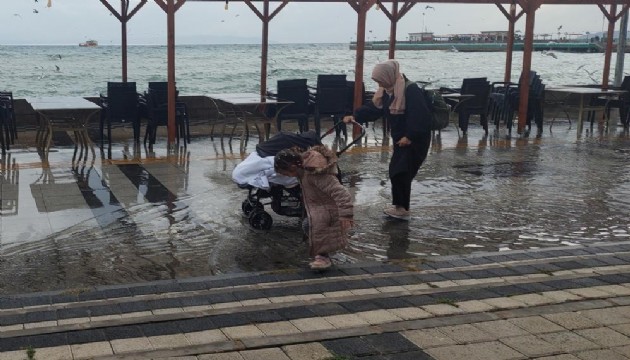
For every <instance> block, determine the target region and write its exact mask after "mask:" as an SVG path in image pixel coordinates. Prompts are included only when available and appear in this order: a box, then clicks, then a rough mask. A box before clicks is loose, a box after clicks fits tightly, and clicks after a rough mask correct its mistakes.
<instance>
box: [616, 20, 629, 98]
mask: <svg viewBox="0 0 630 360" xmlns="http://www.w3.org/2000/svg"><path fill="white" fill-rule="evenodd" d="M627 33H628V9H627V8H626V9H623V10H621V23H620V24H619V39H617V61H616V64H615V80H614V84H615V86H617V87H619V86H621V82H622V81H623V66H624V60H625V55H626V52H625V51H626V34H627Z"/></svg>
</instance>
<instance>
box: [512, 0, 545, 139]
mask: <svg viewBox="0 0 630 360" xmlns="http://www.w3.org/2000/svg"><path fill="white" fill-rule="evenodd" d="M519 4H520V5H521V7H522V8H523V10H524V11H525V14H526V15H525V47H524V49H523V72H522V74H521V80H520V86H519V92H520V99H519V103H518V128H517V132H518V133H519V134H523V132H524V131H525V125H526V123H527V104H528V103H529V72H530V71H531V69H532V50H533V48H534V20H535V18H536V10H537V9H538V8H539V7H540V2H539V0H520V1H519Z"/></svg>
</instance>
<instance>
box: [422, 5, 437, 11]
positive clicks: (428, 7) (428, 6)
mask: <svg viewBox="0 0 630 360" xmlns="http://www.w3.org/2000/svg"><path fill="white" fill-rule="evenodd" d="M424 8H425V9H433V10H435V8H434V7H433V6H431V5H427V6H425V7H424Z"/></svg>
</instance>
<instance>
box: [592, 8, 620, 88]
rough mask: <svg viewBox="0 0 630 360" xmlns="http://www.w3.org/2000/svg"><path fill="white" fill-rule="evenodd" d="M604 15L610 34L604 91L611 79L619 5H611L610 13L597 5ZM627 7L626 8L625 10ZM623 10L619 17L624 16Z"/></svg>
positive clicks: (605, 57) (605, 63) (604, 72)
mask: <svg viewBox="0 0 630 360" xmlns="http://www.w3.org/2000/svg"><path fill="white" fill-rule="evenodd" d="M597 6H599V8H600V9H601V10H602V12H603V13H604V16H606V18H607V19H608V33H607V35H606V50H605V52H604V70H603V72H602V89H608V79H609V77H610V58H611V57H612V47H613V40H614V36H615V23H616V22H617V19H619V16H617V14H616V13H617V4H612V5H610V12H608V11H606V8H604V6H603V5H601V4H599V5H597ZM626 8H627V7H625V6H624V10H625V9H626ZM624 10H622V11H621V12H620V13H619V15H622V14H623V12H624Z"/></svg>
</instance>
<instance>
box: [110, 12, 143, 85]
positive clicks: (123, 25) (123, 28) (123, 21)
mask: <svg viewBox="0 0 630 360" xmlns="http://www.w3.org/2000/svg"><path fill="white" fill-rule="evenodd" d="M101 3H102V4H103V5H105V7H106V8H107V9H108V10H109V11H110V13H111V14H112V15H114V16H115V17H116V19H118V21H120V34H121V42H120V48H121V49H120V50H121V52H122V81H123V82H127V22H128V21H129V20H130V19H131V18H132V17H133V16H134V15H135V14H136V13H137V12H138V10H140V8H141V7H143V6H144V4H146V3H147V0H140V3H138V5H136V7H135V8H134V9H133V11H131V12H129V0H120V13H119V12H118V11H116V9H114V8H113V7H112V6H111V5H110V4H109V3H108V2H107V0H101Z"/></svg>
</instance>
